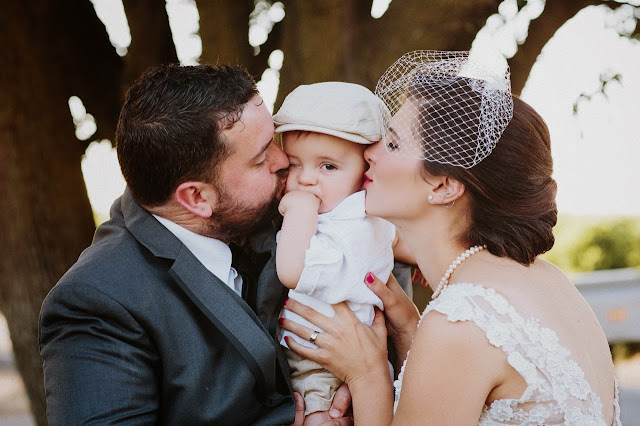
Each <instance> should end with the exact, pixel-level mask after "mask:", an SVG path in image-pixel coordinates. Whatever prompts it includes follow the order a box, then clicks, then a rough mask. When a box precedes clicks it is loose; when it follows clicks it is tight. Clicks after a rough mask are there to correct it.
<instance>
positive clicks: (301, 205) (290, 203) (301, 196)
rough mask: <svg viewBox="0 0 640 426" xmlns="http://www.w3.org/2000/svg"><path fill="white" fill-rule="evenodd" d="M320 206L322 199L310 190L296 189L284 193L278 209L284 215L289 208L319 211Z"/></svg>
mask: <svg viewBox="0 0 640 426" xmlns="http://www.w3.org/2000/svg"><path fill="white" fill-rule="evenodd" d="M319 208H320V199H319V198H318V197H316V196H315V195H313V194H312V193H310V192H306V191H300V190H294V191H289V192H287V193H286V194H284V197H282V200H280V205H279V206H278V211H279V212H280V214H281V215H282V216H284V215H285V214H286V213H287V212H288V211H289V210H292V209H296V210H300V211H306V210H312V211H314V212H316V213H317V212H318V209H319Z"/></svg>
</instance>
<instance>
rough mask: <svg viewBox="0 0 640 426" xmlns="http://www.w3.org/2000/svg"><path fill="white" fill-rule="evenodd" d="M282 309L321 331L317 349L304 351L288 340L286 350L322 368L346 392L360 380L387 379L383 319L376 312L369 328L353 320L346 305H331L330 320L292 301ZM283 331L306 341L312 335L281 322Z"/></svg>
mask: <svg viewBox="0 0 640 426" xmlns="http://www.w3.org/2000/svg"><path fill="white" fill-rule="evenodd" d="M285 309H288V310H290V311H291V312H295V313H296V314H298V315H300V316H301V317H303V318H305V319H306V320H308V321H310V322H311V323H313V324H315V325H317V326H318V327H320V328H321V329H322V330H324V332H322V333H320V334H319V335H318V336H317V338H316V339H315V341H314V343H315V344H316V345H317V346H318V349H311V348H307V347H305V346H303V345H301V344H299V343H297V342H296V341H295V340H294V339H287V344H288V345H289V347H290V348H291V349H292V350H293V351H294V352H296V353H298V354H299V355H301V356H303V357H305V358H307V359H310V360H312V361H315V362H317V363H319V364H321V365H322V366H323V367H324V368H326V369H327V370H329V371H330V372H331V373H333V374H334V375H335V376H336V377H337V378H338V379H340V380H342V381H343V382H345V383H347V384H348V385H349V388H352V385H353V384H354V383H355V382H357V381H359V380H362V379H363V378H375V377H378V378H379V377H380V375H382V376H383V377H384V376H385V375H386V376H388V375H389V369H388V367H387V330H386V328H385V325H384V317H383V315H382V313H381V312H379V311H378V310H376V313H375V317H374V320H373V324H372V325H371V327H369V326H367V325H365V324H362V323H361V322H360V321H359V320H358V319H357V318H356V316H355V315H354V313H353V312H352V311H351V309H349V306H348V305H347V304H346V303H345V302H342V303H339V304H337V305H333V309H334V311H335V316H334V317H333V318H328V317H326V316H324V315H322V314H320V313H318V312H316V311H315V310H313V309H312V308H309V307H308V306H305V305H303V304H301V303H298V302H296V301H295V300H293V299H288V300H287V301H286V302H285ZM282 328H284V329H285V330H288V331H291V332H292V333H294V334H297V335H298V336H300V337H301V338H303V339H307V340H308V339H309V338H310V337H311V335H312V334H313V333H314V330H311V329H309V328H307V327H305V326H302V325H300V324H297V323H295V322H293V321H290V320H284V319H283V320H282Z"/></svg>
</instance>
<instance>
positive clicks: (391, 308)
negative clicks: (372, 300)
mask: <svg viewBox="0 0 640 426" xmlns="http://www.w3.org/2000/svg"><path fill="white" fill-rule="evenodd" d="M364 282H365V284H366V285H367V287H369V288H370V289H371V291H373V292H374V293H375V294H376V296H378V297H379V298H380V300H382V304H383V305H384V316H385V318H386V320H387V330H388V332H389V336H391V340H392V341H393V345H394V346H395V348H396V354H397V359H396V363H395V367H396V369H397V368H399V367H400V366H401V365H402V363H403V362H404V360H405V359H406V357H407V352H408V351H409V348H410V347H411V342H412V341H413V337H414V336H415V334H416V330H417V328H418V322H419V321H420V314H419V312H418V308H417V307H416V305H414V304H413V302H412V301H411V299H409V297H408V296H407V294H406V293H405V292H404V290H402V287H400V284H398V281H396V279H395V277H394V276H393V275H390V276H389V280H388V281H387V284H386V285H385V284H384V283H383V282H382V281H380V280H379V279H378V278H376V277H375V276H374V275H373V274H372V273H369V274H367V276H366V277H365V279H364Z"/></svg>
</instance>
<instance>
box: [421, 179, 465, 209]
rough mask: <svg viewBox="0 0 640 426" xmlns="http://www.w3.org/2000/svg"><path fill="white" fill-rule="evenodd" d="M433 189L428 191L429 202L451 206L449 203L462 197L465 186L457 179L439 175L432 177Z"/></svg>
mask: <svg viewBox="0 0 640 426" xmlns="http://www.w3.org/2000/svg"><path fill="white" fill-rule="evenodd" d="M434 180H435V181H433V182H432V183H433V184H434V186H433V189H432V190H431V191H430V193H429V195H428V197H427V199H428V200H429V203H430V204H441V205H444V206H448V207H453V205H452V204H451V203H455V201H456V200H457V199H458V198H460V197H462V195H463V194H464V191H465V186H464V184H463V183H462V182H460V181H459V180H457V179H454V178H452V177H448V176H439V177H437V178H435V179H434Z"/></svg>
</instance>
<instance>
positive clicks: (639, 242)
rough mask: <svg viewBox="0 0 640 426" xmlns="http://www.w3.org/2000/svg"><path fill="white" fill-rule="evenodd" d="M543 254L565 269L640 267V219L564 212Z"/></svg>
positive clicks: (573, 270) (582, 270)
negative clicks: (545, 252) (547, 251)
mask: <svg viewBox="0 0 640 426" xmlns="http://www.w3.org/2000/svg"><path fill="white" fill-rule="evenodd" d="M554 235H555V236H556V245H555V247H554V248H553V250H551V251H550V252H549V253H547V254H545V255H544V256H543V257H544V258H545V259H546V260H548V261H550V262H551V263H554V264H555V265H557V266H558V267H560V268H561V269H563V270H564V271H565V272H588V271H594V270H601V269H615V268H626V267H640V219H639V218H595V217H571V216H561V217H560V219H559V220H558V225H556V228H555V229H554Z"/></svg>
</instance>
